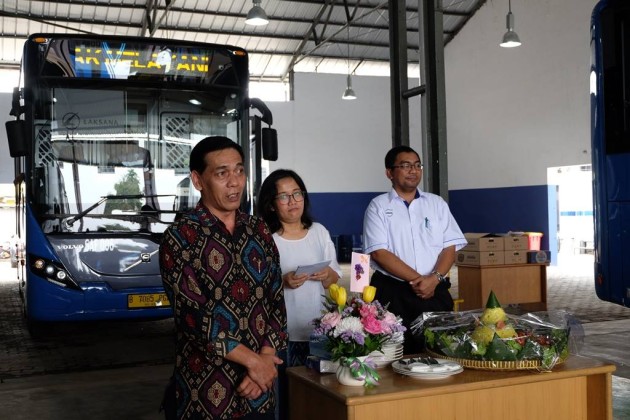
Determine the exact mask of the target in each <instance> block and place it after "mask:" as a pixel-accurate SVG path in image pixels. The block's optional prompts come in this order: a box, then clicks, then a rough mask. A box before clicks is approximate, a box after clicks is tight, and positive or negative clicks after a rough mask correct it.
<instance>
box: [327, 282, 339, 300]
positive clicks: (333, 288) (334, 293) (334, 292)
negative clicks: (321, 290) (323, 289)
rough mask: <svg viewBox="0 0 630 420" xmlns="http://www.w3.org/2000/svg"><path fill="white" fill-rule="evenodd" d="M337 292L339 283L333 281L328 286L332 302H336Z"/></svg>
mask: <svg viewBox="0 0 630 420" xmlns="http://www.w3.org/2000/svg"><path fill="white" fill-rule="evenodd" d="M338 293H339V285H337V284H335V283H333V284H331V285H330V287H328V295H329V296H330V298H331V299H332V300H333V302H337V294H338Z"/></svg>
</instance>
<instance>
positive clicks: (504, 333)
mask: <svg viewBox="0 0 630 420" xmlns="http://www.w3.org/2000/svg"><path fill="white" fill-rule="evenodd" d="M496 333H497V335H498V336H499V337H501V338H511V337H516V331H514V328H512V327H511V326H509V325H506V326H505V328H502V329H500V330H496Z"/></svg>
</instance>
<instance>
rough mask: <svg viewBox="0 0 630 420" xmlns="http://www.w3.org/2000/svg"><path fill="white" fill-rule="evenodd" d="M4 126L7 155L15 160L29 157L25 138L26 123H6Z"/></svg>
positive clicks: (18, 121)
mask: <svg viewBox="0 0 630 420" xmlns="http://www.w3.org/2000/svg"><path fill="white" fill-rule="evenodd" d="M5 126H6V128H7V139H8V140H9V154H10V155H11V157H12V158H16V157H22V156H28V155H30V148H29V143H28V141H27V138H26V121H24V120H13V121H7V122H6V123H5Z"/></svg>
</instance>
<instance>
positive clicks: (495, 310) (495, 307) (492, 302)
mask: <svg viewBox="0 0 630 420" xmlns="http://www.w3.org/2000/svg"><path fill="white" fill-rule="evenodd" d="M480 320H481V323H482V324H484V325H490V324H493V325H496V324H497V323H498V322H500V321H503V322H505V321H506V320H507V315H506V314H505V311H504V310H503V308H502V307H501V305H500V304H499V300H498V299H497V296H496V295H495V294H494V292H493V291H490V296H488V302H486V308H485V309H484V310H483V313H482V314H481V318H480Z"/></svg>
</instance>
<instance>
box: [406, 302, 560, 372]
mask: <svg viewBox="0 0 630 420" xmlns="http://www.w3.org/2000/svg"><path fill="white" fill-rule="evenodd" d="M571 319H572V317H571V316H570V315H569V314H568V313H567V312H564V311H549V312H535V313H527V314H524V315H521V316H513V315H508V314H506V312H505V311H504V309H503V308H502V307H501V305H500V304H499V302H498V300H497V298H496V296H495V295H494V293H493V292H491V293H490V296H489V298H488V303H487V304H486V308H485V309H484V310H483V311H465V312H448V313H444V312H441V313H438V312H435V313H427V314H425V315H424V316H423V317H422V318H419V319H418V320H417V321H416V323H414V325H413V327H412V329H413V331H414V333H416V334H422V335H423V336H424V340H425V344H426V348H427V352H428V353H429V354H431V355H433V356H434V357H441V358H445V359H449V360H453V361H456V362H458V363H459V364H461V365H462V366H464V367H468V368H473V369H487V370H520V369H537V370H541V371H548V370H551V369H552V368H553V367H554V366H556V365H558V364H559V363H562V362H563V361H564V360H566V358H567V357H568V356H569V338H570V333H571V327H570V325H571V322H570V321H571Z"/></svg>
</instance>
